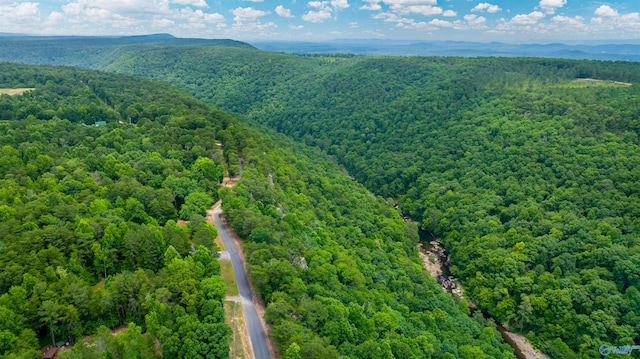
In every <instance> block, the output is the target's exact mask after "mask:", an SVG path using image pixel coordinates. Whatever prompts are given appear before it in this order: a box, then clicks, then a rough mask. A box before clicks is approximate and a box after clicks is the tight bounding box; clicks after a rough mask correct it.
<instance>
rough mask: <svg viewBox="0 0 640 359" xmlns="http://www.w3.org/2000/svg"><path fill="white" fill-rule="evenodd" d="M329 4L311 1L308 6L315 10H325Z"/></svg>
mask: <svg viewBox="0 0 640 359" xmlns="http://www.w3.org/2000/svg"><path fill="white" fill-rule="evenodd" d="M327 4H328V2H326V1H309V2H308V3H307V6H309V7H312V8H315V9H323V8H325V7H327Z"/></svg>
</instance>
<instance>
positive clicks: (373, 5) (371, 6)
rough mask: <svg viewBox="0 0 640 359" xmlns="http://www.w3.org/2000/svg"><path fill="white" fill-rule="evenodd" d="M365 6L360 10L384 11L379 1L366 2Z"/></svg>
mask: <svg viewBox="0 0 640 359" xmlns="http://www.w3.org/2000/svg"><path fill="white" fill-rule="evenodd" d="M364 2H365V5H362V6H360V10H372V11H378V10H382V6H380V1H379V0H364Z"/></svg>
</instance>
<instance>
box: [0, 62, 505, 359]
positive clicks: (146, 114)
mask: <svg viewBox="0 0 640 359" xmlns="http://www.w3.org/2000/svg"><path fill="white" fill-rule="evenodd" d="M0 69H1V71H0V74H1V75H0V84H2V86H0V87H2V88H35V89H34V90H31V91H27V92H25V93H23V94H21V95H14V96H8V95H0V138H1V139H2V140H1V141H2V142H1V143H2V146H3V149H2V153H1V155H0V156H1V159H0V173H1V174H2V176H1V177H2V179H1V180H0V181H2V186H1V187H0V188H2V189H1V190H0V209H1V212H0V213H2V217H1V218H0V233H1V234H0V238H1V240H0V248H1V249H0V268H1V270H0V273H2V274H1V276H0V310H1V311H2V316H1V318H2V321H1V322H0V333H1V334H2V340H1V341H0V343H1V345H2V346H1V347H0V355H2V356H3V357H7V358H23V357H34V358H37V357H38V355H39V354H38V352H37V349H38V348H39V347H40V346H44V345H46V344H47V343H49V344H51V342H52V341H56V342H57V341H59V340H63V341H70V342H71V343H74V344H75V346H74V348H73V349H72V350H70V351H67V352H66V353H64V354H63V356H62V357H63V358H92V357H103V356H105V355H106V356H108V357H114V358H118V357H125V356H127V355H129V356H135V357H144V358H147V357H156V356H158V355H159V354H160V353H159V352H158V351H157V350H156V347H155V345H154V343H153V340H152V339H153V338H157V339H158V340H159V343H160V349H161V353H162V357H165V358H194V357H226V356H227V355H228V346H227V341H228V339H229V334H230V331H229V328H228V327H227V326H226V325H225V324H224V323H223V309H222V303H221V302H222V300H223V298H224V293H225V286H224V282H223V281H222V280H221V279H220V277H219V275H218V274H219V265H218V263H217V260H216V258H215V256H212V255H211V251H215V250H217V248H215V247H214V246H213V243H212V238H213V237H214V236H215V229H214V228H213V227H211V226H209V225H208V224H207V223H205V222H204V220H203V218H202V214H203V211H204V209H206V208H207V207H208V206H209V205H210V204H211V203H213V201H214V200H215V199H216V198H217V196H218V191H217V186H216V184H217V183H218V181H219V180H220V179H221V177H220V176H221V166H220V165H221V157H220V156H221V155H222V154H221V153H219V152H218V150H217V146H216V143H217V142H218V141H219V142H221V143H222V145H223V147H224V149H225V151H224V156H225V159H226V160H227V162H228V163H229V164H233V163H237V162H238V157H239V156H242V158H243V163H244V166H243V176H242V180H241V182H240V184H239V185H238V186H237V187H236V188H235V189H233V190H229V189H224V190H221V195H222V196H223V197H224V201H223V205H224V211H225V214H226V215H227V217H228V219H229V221H230V223H231V224H232V225H233V226H234V227H235V228H236V230H237V231H238V233H239V234H241V236H242V237H243V238H246V241H245V242H246V243H245V250H246V251H247V256H248V268H249V273H250V276H251V278H252V281H253V282H254V283H255V285H256V287H257V288H258V290H259V292H260V294H261V295H262V297H263V298H264V299H265V303H267V306H266V318H265V319H266V321H267V322H268V323H269V324H270V327H271V337H272V340H273V341H274V342H275V343H276V345H277V346H278V348H279V349H280V352H281V354H282V356H283V357H286V358H297V357H304V358H331V357H338V356H343V357H345V358H346V357H352V358H390V357H399V358H402V357H406V358H410V357H434V358H452V357H459V358H481V357H496V358H513V357H514V355H513V353H512V351H511V349H510V348H509V347H508V345H506V344H504V343H503V342H502V341H501V339H499V338H500V336H499V334H498V333H497V331H496V330H495V325H494V324H493V323H491V322H490V321H486V320H485V319H484V318H483V317H482V316H480V315H476V316H475V317H474V318H470V317H469V316H468V313H469V309H468V307H467V306H466V303H465V302H457V301H455V300H454V299H452V298H451V297H449V296H448V295H446V294H445V293H443V292H442V290H441V289H440V287H439V286H438V285H437V283H436V282H435V281H434V280H433V279H432V278H431V277H430V275H429V273H428V272H426V271H425V270H424V269H423V268H422V267H421V265H420V259H419V258H418V255H417V252H416V250H415V244H416V243H417V226H415V225H412V224H407V223H405V222H404V221H403V220H402V218H401V217H400V215H399V213H398V212H397V211H396V210H394V209H393V208H391V207H389V206H388V204H387V203H385V202H384V201H383V200H382V199H381V198H377V197H375V196H373V195H372V194H371V193H369V192H368V191H367V190H365V189H364V188H363V187H362V186H361V185H359V184H357V183H356V182H353V181H352V180H350V179H349V178H348V177H347V176H346V175H345V174H344V173H342V172H341V171H340V170H339V169H338V168H337V166H336V165H335V163H332V162H330V161H328V160H327V159H326V158H325V156H324V155H322V154H320V153H319V152H318V151H317V150H309V149H306V148H303V147H301V146H300V145H297V144H295V143H293V142H291V141H290V140H288V139H286V138H284V137H280V138H278V139H277V141H273V140H272V139H270V138H269V137H266V136H265V135H262V134H259V133H257V132H255V131H253V130H250V129H248V128H247V127H245V126H244V125H242V124H240V123H238V122H237V121H235V120H234V119H233V118H231V117H230V116H228V115H225V114H223V113H221V112H220V111H218V110H215V109H213V108H210V107H208V106H206V105H204V104H202V103H200V102H198V101H196V100H194V99H193V98H191V97H189V96H187V95H186V94H184V93H183V92H181V91H179V90H177V89H175V88H172V87H170V86H168V85H165V84H162V83H159V82H153V81H149V80H143V79H140V78H131V77H127V76H121V75H113V74H104V73H98V72H89V71H82V70H75V69H70V68H59V67H55V68H54V67H33V66H24V65H11V64H6V63H5V64H0ZM96 121H106V124H105V125H99V126H96V125H95V123H96ZM294 153H295V154H294ZM230 170H231V171H237V170H238V167H237V165H231V168H230ZM179 217H182V218H185V219H190V223H189V225H188V226H187V227H181V226H177V225H176V222H175V221H176V220H177V218H179ZM192 245H193V247H192ZM194 249H195V250H194ZM105 277H106V278H105ZM125 323H129V324H128V329H127V330H126V331H125V332H124V333H123V334H119V335H118V336H115V337H114V336H112V335H111V333H110V329H111V328H115V327H118V326H120V325H121V324H125ZM87 334H95V337H94V338H93V339H91V340H94V341H97V342H98V343H100V344H99V345H93V346H92V345H85V344H83V341H82V337H83V336H84V335H87ZM125 352H127V353H126V354H125ZM129 356H127V357H129Z"/></svg>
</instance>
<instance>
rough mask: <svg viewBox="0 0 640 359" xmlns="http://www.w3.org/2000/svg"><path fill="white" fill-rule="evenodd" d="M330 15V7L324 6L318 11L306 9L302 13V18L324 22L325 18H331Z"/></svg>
mask: <svg viewBox="0 0 640 359" xmlns="http://www.w3.org/2000/svg"><path fill="white" fill-rule="evenodd" d="M331 15H332V14H331V9H329V8H324V9H321V10H318V11H308V12H307V13H306V14H304V15H302V20H304V21H308V22H324V21H325V20H328V19H331Z"/></svg>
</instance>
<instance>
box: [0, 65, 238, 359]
mask: <svg viewBox="0 0 640 359" xmlns="http://www.w3.org/2000/svg"><path fill="white" fill-rule="evenodd" d="M0 73H1V75H0V85H1V86H0V88H12V87H26V88H35V89H34V90H31V91H28V92H26V93H24V94H22V95H15V96H8V95H0V109H1V110H0V144H1V146H2V150H1V151H0V178H1V179H0V182H1V185H0V313H1V314H0V356H1V357H3V358H38V357H41V354H40V352H39V350H38V349H39V348H40V347H41V346H44V345H53V344H55V343H57V342H60V341H61V342H63V343H64V342H70V343H71V344H72V345H73V344H75V346H74V347H73V349H72V350H69V351H67V352H66V353H64V354H63V355H62V356H61V357H63V358H101V357H109V358H123V357H128V358H133V357H145V358H152V357H154V358H155V357H160V356H161V354H162V355H163V357H165V358H194V357H210V358H223V357H228V350H229V348H228V339H229V336H230V332H231V331H230V329H229V328H228V327H227V325H226V324H225V323H224V312H223V307H222V300H223V298H224V294H225V291H226V286H225V284H224V281H223V280H222V279H221V278H220V276H219V271H220V266H219V264H218V262H217V259H216V257H215V256H212V251H215V250H216V248H215V245H214V243H213V239H214V238H215V236H216V230H215V228H214V227H213V226H211V225H209V224H208V223H206V222H205V221H204V217H202V216H203V215H205V211H206V209H208V207H209V206H210V205H211V204H212V203H213V202H214V200H215V199H216V198H217V183H218V182H219V181H220V179H221V174H222V172H221V166H220V160H219V158H218V157H215V156H217V155H218V153H217V148H216V146H215V139H214V137H215V136H216V134H221V133H224V127H225V126H227V125H228V124H229V118H227V117H226V116H225V115H223V114H221V113H219V112H217V111H215V110H213V109H211V108H209V107H208V106H206V105H203V104H201V103H198V102H197V101H195V100H193V98H191V97H190V96H188V95H187V94H185V93H183V92H181V91H179V90H177V89H175V88H172V87H170V86H167V85H164V84H161V83H154V82H151V81H148V80H141V79H133V78H130V77H125V76H117V75H110V74H100V73H96V72H87V71H78V70H71V69H63V68H51V67H28V66H18V65H10V64H6V63H2V64H0ZM128 106H132V109H131V111H129V113H128V115H131V116H132V117H136V116H137V121H138V124H139V125H135V126H134V125H128V124H126V125H125V124H119V122H120V123H122V122H121V120H122V116H121V114H119V113H118V112H119V110H118V109H121V108H127V107H128ZM134 108H135V110H134ZM132 111H135V112H136V116H133V112H132ZM124 112H125V111H123V113H124ZM127 117H128V116H127ZM95 121H106V125H104V126H99V127H97V126H95V125H94V122H95ZM87 124H89V125H87ZM211 157H214V158H215V159H217V161H214V160H213V159H212V158H211ZM178 216H181V217H183V218H186V219H191V222H190V226H189V227H180V226H177V225H176V220H177V219H178ZM125 324H126V325H128V327H127V330H126V331H125V332H124V333H123V334H120V335H118V336H115V337H114V336H112V335H111V330H110V329H114V328H116V327H118V326H121V325H125ZM95 333H98V334H99V335H98V336H97V339H96V340H97V341H98V342H99V345H85V344H84V342H83V340H82V337H83V335H87V334H95ZM143 333H145V334H144V335H143ZM152 336H153V337H155V338H157V339H158V340H159V342H158V344H157V346H158V348H159V349H160V350H161V351H158V350H157V349H156V344H154V342H153V340H152Z"/></svg>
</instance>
